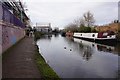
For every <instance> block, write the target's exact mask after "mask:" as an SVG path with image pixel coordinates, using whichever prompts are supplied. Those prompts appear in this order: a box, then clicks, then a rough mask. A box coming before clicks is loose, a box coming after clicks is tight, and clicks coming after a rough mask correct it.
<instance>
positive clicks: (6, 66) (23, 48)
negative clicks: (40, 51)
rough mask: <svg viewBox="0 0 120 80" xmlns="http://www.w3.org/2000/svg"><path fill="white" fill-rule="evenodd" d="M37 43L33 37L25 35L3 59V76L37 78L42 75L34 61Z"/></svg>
mask: <svg viewBox="0 0 120 80" xmlns="http://www.w3.org/2000/svg"><path fill="white" fill-rule="evenodd" d="M34 54H35V45H34V40H33V38H30V37H25V38H24V39H22V40H21V41H20V42H18V43H17V44H16V45H15V46H13V47H12V48H11V49H10V50H8V51H7V52H6V53H5V55H4V57H3V59H2V78H3V79H4V78H37V79H40V78H41V75H40V73H39V70H38V68H37V66H36V64H35V61H34Z"/></svg>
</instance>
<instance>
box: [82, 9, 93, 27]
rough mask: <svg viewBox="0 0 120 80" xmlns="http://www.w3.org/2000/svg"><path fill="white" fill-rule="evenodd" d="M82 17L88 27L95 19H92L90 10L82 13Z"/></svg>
mask: <svg viewBox="0 0 120 80" xmlns="http://www.w3.org/2000/svg"><path fill="white" fill-rule="evenodd" d="M83 18H84V20H85V24H86V25H87V26H88V27H90V26H93V24H94V22H95V20H94V16H93V14H92V13H91V12H90V11H88V12H86V13H84V15H83Z"/></svg>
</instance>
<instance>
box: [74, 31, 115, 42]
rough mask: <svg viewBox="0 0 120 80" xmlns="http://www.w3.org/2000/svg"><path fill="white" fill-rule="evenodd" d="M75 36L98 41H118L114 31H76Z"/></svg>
mask: <svg viewBox="0 0 120 80" xmlns="http://www.w3.org/2000/svg"><path fill="white" fill-rule="evenodd" d="M73 37H75V38H80V39H84V40H89V41H94V42H98V43H106V44H107V43H108V44H109V42H116V35H115V34H114V32H112V31H107V32H99V33H74V35H73Z"/></svg>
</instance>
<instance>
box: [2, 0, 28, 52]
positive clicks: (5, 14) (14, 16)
mask: <svg viewBox="0 0 120 80" xmlns="http://www.w3.org/2000/svg"><path fill="white" fill-rule="evenodd" d="M28 21H29V18H28V16H27V15H26V13H25V9H24V7H23V5H22V2H21V1H20V0H19V1H14V0H5V1H4V0H2V1H0V32H1V33H0V48H1V49H2V50H1V49H0V54H1V53H3V52H4V51H6V50H7V49H8V48H10V47H11V46H12V45H14V44H15V43H16V42H18V41H19V40H20V39H22V38H23V37H24V36H25V28H26V26H27V25H29V24H28Z"/></svg>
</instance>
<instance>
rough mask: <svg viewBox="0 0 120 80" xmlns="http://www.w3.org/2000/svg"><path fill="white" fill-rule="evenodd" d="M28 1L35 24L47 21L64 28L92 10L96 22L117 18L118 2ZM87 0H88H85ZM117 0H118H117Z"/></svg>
mask: <svg viewBox="0 0 120 80" xmlns="http://www.w3.org/2000/svg"><path fill="white" fill-rule="evenodd" d="M45 1H47V2H44V1H42V0H41V1H39V0H35V1H33V2H32V0H31V1H28V2H26V4H27V7H28V10H29V11H28V14H29V15H30V18H31V21H32V22H33V24H35V23H36V22H37V23H41V22H46V23H49V22H50V23H51V24H52V26H53V27H60V28H63V27H64V26H65V25H67V24H69V23H70V22H72V21H74V19H76V18H78V17H81V16H82V15H83V14H84V13H85V12H86V11H88V10H89V11H91V12H92V13H93V14H94V17H95V19H96V24H105V23H108V22H111V21H112V20H114V19H117V17H118V16H117V14H118V6H117V2H94V1H93V2H77V1H78V0H74V2H73V0H70V1H69V2H67V0H66V1H65V2H64V1H60V0H58V2H56V1H54V0H52V1H51V0H50V1H51V2H49V1H48V0H45ZM85 1H86V0H85ZM115 1H117V0H115Z"/></svg>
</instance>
